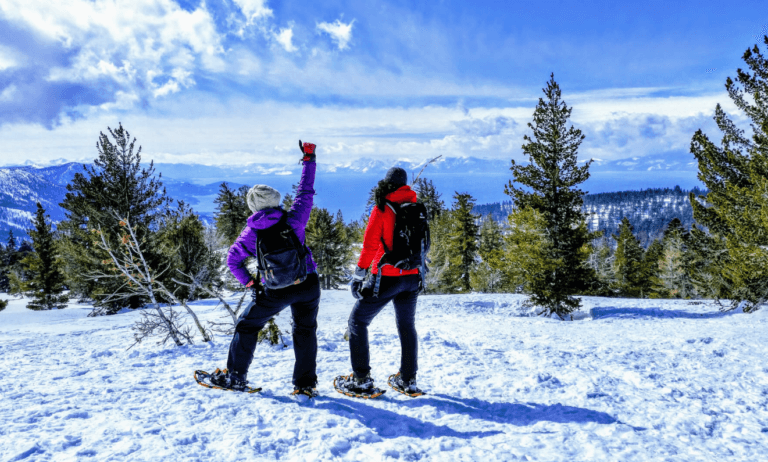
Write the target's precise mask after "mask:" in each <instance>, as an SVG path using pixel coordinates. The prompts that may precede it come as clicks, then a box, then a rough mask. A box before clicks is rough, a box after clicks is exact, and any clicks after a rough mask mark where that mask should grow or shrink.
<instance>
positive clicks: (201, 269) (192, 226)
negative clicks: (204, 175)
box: [153, 202, 223, 300]
mask: <svg viewBox="0 0 768 462" xmlns="http://www.w3.org/2000/svg"><path fill="white" fill-rule="evenodd" d="M205 232H206V230H205V227H204V225H203V223H202V221H200V217H199V216H198V215H197V214H196V213H194V211H192V209H191V208H189V206H187V205H186V204H185V203H184V202H180V203H179V206H178V208H177V209H175V210H169V211H168V212H166V214H165V216H164V217H163V218H162V220H161V222H160V227H159V229H158V232H157V233H156V235H154V236H153V241H154V245H155V246H156V247H157V248H158V249H159V250H160V252H161V253H162V254H163V257H164V262H165V263H164V264H165V271H164V272H163V274H162V276H161V277H160V280H161V281H162V282H163V284H164V285H165V286H166V287H167V288H168V289H169V290H171V291H172V292H174V293H175V294H176V297H177V298H179V299H180V300H193V299H195V298H197V297H199V296H201V295H202V293H201V292H200V289H198V291H197V292H196V293H190V291H189V287H188V286H184V285H180V284H178V283H176V282H175V281H174V280H184V279H185V278H184V277H183V276H182V275H183V274H187V275H191V276H198V277H197V278H196V280H197V281H198V282H199V283H200V284H204V285H207V284H214V285H216V286H218V285H219V284H220V282H221V274H220V271H219V268H220V266H221V264H222V263H223V262H222V257H220V256H219V255H218V254H217V253H216V252H215V251H214V249H213V248H212V247H210V246H209V245H208V243H207V242H206V235H205Z"/></svg>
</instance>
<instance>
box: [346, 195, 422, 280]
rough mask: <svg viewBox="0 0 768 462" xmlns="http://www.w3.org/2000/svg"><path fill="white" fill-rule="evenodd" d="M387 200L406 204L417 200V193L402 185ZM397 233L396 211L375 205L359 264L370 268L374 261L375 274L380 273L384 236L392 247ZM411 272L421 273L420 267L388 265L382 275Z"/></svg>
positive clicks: (366, 229) (404, 274)
mask: <svg viewBox="0 0 768 462" xmlns="http://www.w3.org/2000/svg"><path fill="white" fill-rule="evenodd" d="M387 200H388V201H391V202H394V203H396V204H404V203H406V202H416V193H415V192H413V191H412V190H411V187H410V186H407V185H406V186H401V187H400V188H399V189H397V190H396V191H393V192H391V193H389V194H387ZM394 233H395V212H393V211H392V209H391V208H389V207H384V211H383V212H382V211H381V210H379V208H378V207H376V206H374V207H373V212H371V217H370V218H369V219H368V226H367V227H366V228H365V237H364V238H363V250H362V252H360V259H359V260H358V261H357V266H359V267H360V268H368V267H369V266H370V265H371V263H373V269H372V270H371V271H372V272H373V274H378V273H379V268H378V266H377V264H378V263H379V260H380V259H381V257H382V256H383V255H384V245H383V244H382V243H381V240H382V238H383V239H384V243H385V244H387V248H389V249H391V248H392V240H393V239H392V236H393V235H394ZM409 274H419V270H418V268H416V269H411V270H400V269H397V268H395V267H394V266H392V265H386V266H384V267H383V268H382V269H381V275H382V276H407V275H409Z"/></svg>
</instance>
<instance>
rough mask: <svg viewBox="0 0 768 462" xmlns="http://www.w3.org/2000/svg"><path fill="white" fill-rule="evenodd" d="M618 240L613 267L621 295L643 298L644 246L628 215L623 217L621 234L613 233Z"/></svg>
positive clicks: (620, 228) (644, 274) (620, 227)
mask: <svg viewBox="0 0 768 462" xmlns="http://www.w3.org/2000/svg"><path fill="white" fill-rule="evenodd" d="M612 237H613V239H614V240H616V252H615V253H614V261H613V268H614V273H615V275H616V289H617V290H618V293H619V294H620V295H621V296H624V297H634V298H638V297H639V298H642V297H643V295H647V292H646V294H643V289H644V288H645V287H646V283H645V281H644V280H643V279H644V278H645V277H646V270H645V268H644V264H643V253H644V252H643V247H642V246H641V245H640V240H639V239H638V238H637V237H636V236H635V234H634V229H633V227H632V225H631V224H630V223H629V219H627V217H624V218H622V220H621V225H619V234H618V235H616V234H613V235H612Z"/></svg>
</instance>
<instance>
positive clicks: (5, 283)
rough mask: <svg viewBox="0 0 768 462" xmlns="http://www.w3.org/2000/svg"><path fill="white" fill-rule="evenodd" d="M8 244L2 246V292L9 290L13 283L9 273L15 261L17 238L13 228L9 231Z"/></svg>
mask: <svg viewBox="0 0 768 462" xmlns="http://www.w3.org/2000/svg"><path fill="white" fill-rule="evenodd" d="M7 242H8V245H6V246H3V247H2V252H0V292H6V293H7V292H9V291H10V290H11V284H10V279H9V274H10V271H11V268H12V266H13V264H14V262H15V255H14V254H15V253H16V239H14V237H13V230H10V231H8V241H7Z"/></svg>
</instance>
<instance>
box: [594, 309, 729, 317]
mask: <svg viewBox="0 0 768 462" xmlns="http://www.w3.org/2000/svg"><path fill="white" fill-rule="evenodd" d="M590 311H591V313H592V319H593V320H594V319H604V318H668V319H675V318H685V319H713V318H722V317H724V316H731V315H734V314H736V313H737V311H736V310H733V311H729V312H720V311H715V312H711V313H691V312H690V311H683V310H663V309H661V308H617V307H613V306H604V307H595V308H592V309H591V310H590ZM739 312H740V311H739Z"/></svg>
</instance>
